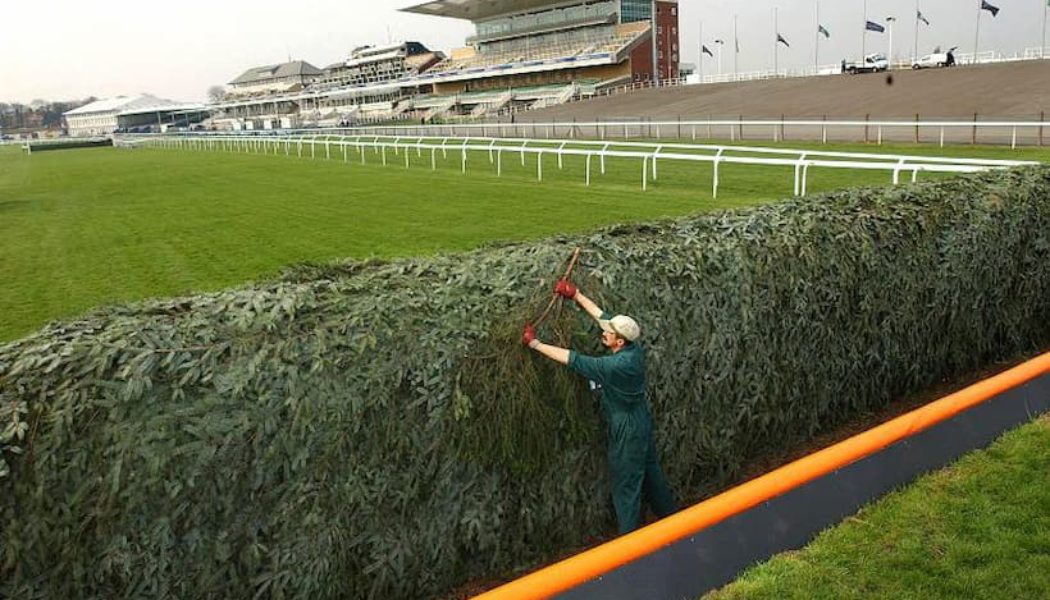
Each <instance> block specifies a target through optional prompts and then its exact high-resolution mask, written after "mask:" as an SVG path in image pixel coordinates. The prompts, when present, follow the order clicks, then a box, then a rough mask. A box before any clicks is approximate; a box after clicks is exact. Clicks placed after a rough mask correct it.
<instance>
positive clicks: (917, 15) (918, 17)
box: [915, 0, 1050, 25]
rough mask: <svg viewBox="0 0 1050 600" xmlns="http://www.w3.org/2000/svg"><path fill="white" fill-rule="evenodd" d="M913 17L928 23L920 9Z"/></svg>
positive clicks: (1049, 0) (1048, 0)
mask: <svg viewBox="0 0 1050 600" xmlns="http://www.w3.org/2000/svg"><path fill="white" fill-rule="evenodd" d="M1046 1H1047V2H1050V0H1046ZM915 18H916V19H918V20H920V21H922V22H923V23H926V24H927V25H929V24H930V21H929V19H927V18H926V17H924V16H922V11H921V10H920V11H917V12H916V14H915Z"/></svg>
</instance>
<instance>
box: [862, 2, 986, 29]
mask: <svg viewBox="0 0 1050 600" xmlns="http://www.w3.org/2000/svg"><path fill="white" fill-rule="evenodd" d="M982 1H983V0H982ZM864 29H866V30H868V31H874V32H876V33H883V32H885V31H886V28H885V27H883V26H882V25H879V24H878V23H876V22H875V21H868V22H867V23H865V24H864Z"/></svg>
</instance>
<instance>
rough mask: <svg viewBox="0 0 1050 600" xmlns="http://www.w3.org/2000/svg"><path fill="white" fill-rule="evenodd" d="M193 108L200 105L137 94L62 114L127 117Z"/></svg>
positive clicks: (93, 103) (88, 105)
mask: <svg viewBox="0 0 1050 600" xmlns="http://www.w3.org/2000/svg"><path fill="white" fill-rule="evenodd" d="M194 106H200V105H194V104H186V103H182V102H174V101H172V100H165V99H163V98H157V97H156V96H151V95H149V94H139V95H138V96H117V97H116V98H107V99H106V100H96V101H95V102H92V103H91V104H86V105H84V106H81V107H80V108H74V109H73V110H71V111H68V112H65V113H62V114H63V115H64V116H67V117H68V116H73V117H75V116H78V115H90V114H99V113H113V114H120V115H128V114H137V113H143V112H156V111H168V110H172V109H183V108H190V107H194Z"/></svg>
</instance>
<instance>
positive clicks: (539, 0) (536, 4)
mask: <svg viewBox="0 0 1050 600" xmlns="http://www.w3.org/2000/svg"><path fill="white" fill-rule="evenodd" d="M582 3H583V0H577V1H575V2H572V1H566V0H431V1H430V2H424V3H423V4H417V5H415V6H409V7H406V8H402V9H401V11H402V12H410V13H418V14H421V15H432V16H436V17H451V18H453V19H467V20H468V21H483V20H485V19H488V18H491V17H498V16H500V15H506V14H513V13H519V12H524V11H529V10H537V9H541V8H547V7H551V8H553V7H555V6H568V5H573V4H582Z"/></svg>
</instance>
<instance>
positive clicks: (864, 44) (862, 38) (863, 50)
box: [860, 0, 868, 64]
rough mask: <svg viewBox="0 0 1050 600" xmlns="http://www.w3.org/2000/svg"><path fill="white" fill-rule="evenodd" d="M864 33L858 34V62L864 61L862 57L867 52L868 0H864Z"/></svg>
mask: <svg viewBox="0 0 1050 600" xmlns="http://www.w3.org/2000/svg"><path fill="white" fill-rule="evenodd" d="M861 31H863V32H864V33H862V34H860V62H861V64H863V63H864V57H865V56H867V54H868V0H864V29H862V30H861Z"/></svg>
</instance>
